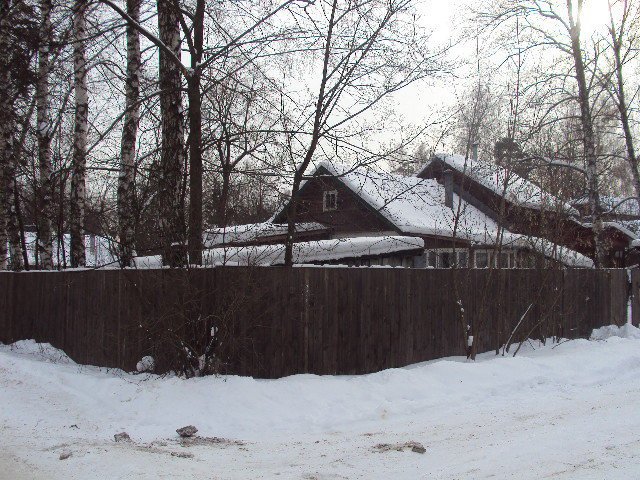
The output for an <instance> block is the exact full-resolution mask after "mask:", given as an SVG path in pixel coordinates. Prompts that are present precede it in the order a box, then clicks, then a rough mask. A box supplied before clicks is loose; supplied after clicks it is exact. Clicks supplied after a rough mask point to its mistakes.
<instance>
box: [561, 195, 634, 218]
mask: <svg viewBox="0 0 640 480" xmlns="http://www.w3.org/2000/svg"><path fill="white" fill-rule="evenodd" d="M621 202H622V203H621ZM571 204H572V205H581V206H582V205H588V204H589V197H588V196H586V195H584V196H582V197H579V198H576V199H575V200H571ZM600 206H601V207H602V208H603V209H604V210H605V211H606V210H613V209H614V207H615V210H613V212H612V213H613V214H617V215H630V216H640V209H639V208H638V202H637V200H635V199H632V198H628V197H612V196H608V195H601V196H600Z"/></svg>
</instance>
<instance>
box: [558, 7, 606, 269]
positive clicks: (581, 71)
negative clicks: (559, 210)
mask: <svg viewBox="0 0 640 480" xmlns="http://www.w3.org/2000/svg"><path fill="white" fill-rule="evenodd" d="M582 4H583V0H578V12H577V15H575V16H574V13H573V0H567V10H568V13H569V27H570V29H569V33H570V35H571V53H572V55H573V61H574V66H575V69H576V81H577V83H578V103H579V106H580V121H581V125H582V135H583V139H582V142H583V148H584V155H585V159H586V172H587V188H588V192H589V211H590V215H591V222H592V229H593V242H594V246H595V257H594V266H595V267H596V268H602V267H603V266H605V265H604V263H605V261H606V260H605V252H604V247H603V245H602V230H603V224H602V212H601V208H600V193H599V190H598V188H599V186H598V159H597V156H596V147H595V135H594V132H593V119H592V116H591V107H590V102H589V89H588V87H587V80H586V75H585V67H584V60H583V55H582V47H581V45H580V18H581V14H582Z"/></svg>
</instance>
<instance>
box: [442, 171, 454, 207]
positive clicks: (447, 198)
mask: <svg viewBox="0 0 640 480" xmlns="http://www.w3.org/2000/svg"><path fill="white" fill-rule="evenodd" d="M442 179H443V181H444V204H445V205H446V206H447V207H449V208H451V209H453V170H451V169H450V168H445V170H444V172H443V173H442Z"/></svg>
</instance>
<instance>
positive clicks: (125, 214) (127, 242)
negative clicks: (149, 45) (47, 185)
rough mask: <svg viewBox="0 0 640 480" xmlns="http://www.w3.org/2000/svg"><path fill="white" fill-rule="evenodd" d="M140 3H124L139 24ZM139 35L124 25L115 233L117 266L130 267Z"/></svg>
mask: <svg viewBox="0 0 640 480" xmlns="http://www.w3.org/2000/svg"><path fill="white" fill-rule="evenodd" d="M140 3H141V0H127V14H128V15H129V16H130V17H131V18H132V19H133V20H134V21H135V22H137V23H139V22H140ZM140 64H141V60H140V33H139V32H138V29H137V28H135V27H134V26H132V25H131V24H130V23H127V79H126V86H125V89H126V111H125V116H124V126H123V129H122V143H121V150H120V176H119V177H118V231H119V236H120V244H119V248H120V265H121V266H122V267H130V266H132V261H133V251H134V248H135V243H134V242H135V241H134V238H135V212H134V205H135V156H136V139H137V135H138V121H139V116H140V107H139V106H138V97H139V96H140Z"/></svg>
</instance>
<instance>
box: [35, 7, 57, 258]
mask: <svg viewBox="0 0 640 480" xmlns="http://www.w3.org/2000/svg"><path fill="white" fill-rule="evenodd" d="M52 8H53V7H52V0H41V2H40V19H41V20H40V21H41V27H40V45H39V47H38V78H37V82H36V107H37V123H38V125H37V129H36V135H37V138H38V167H39V173H40V175H39V176H40V178H39V182H38V183H39V185H38V188H37V193H36V205H37V208H38V241H37V245H36V250H37V258H38V259H39V268H41V269H43V270H51V269H52V268H53V261H52V242H51V212H50V210H51V195H52V191H51V188H52V187H51V135H52V133H53V125H52V123H51V118H50V113H49V70H50V68H51V65H50V61H49V50H50V47H51V40H52V37H53V33H52V28H51V10H52Z"/></svg>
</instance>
